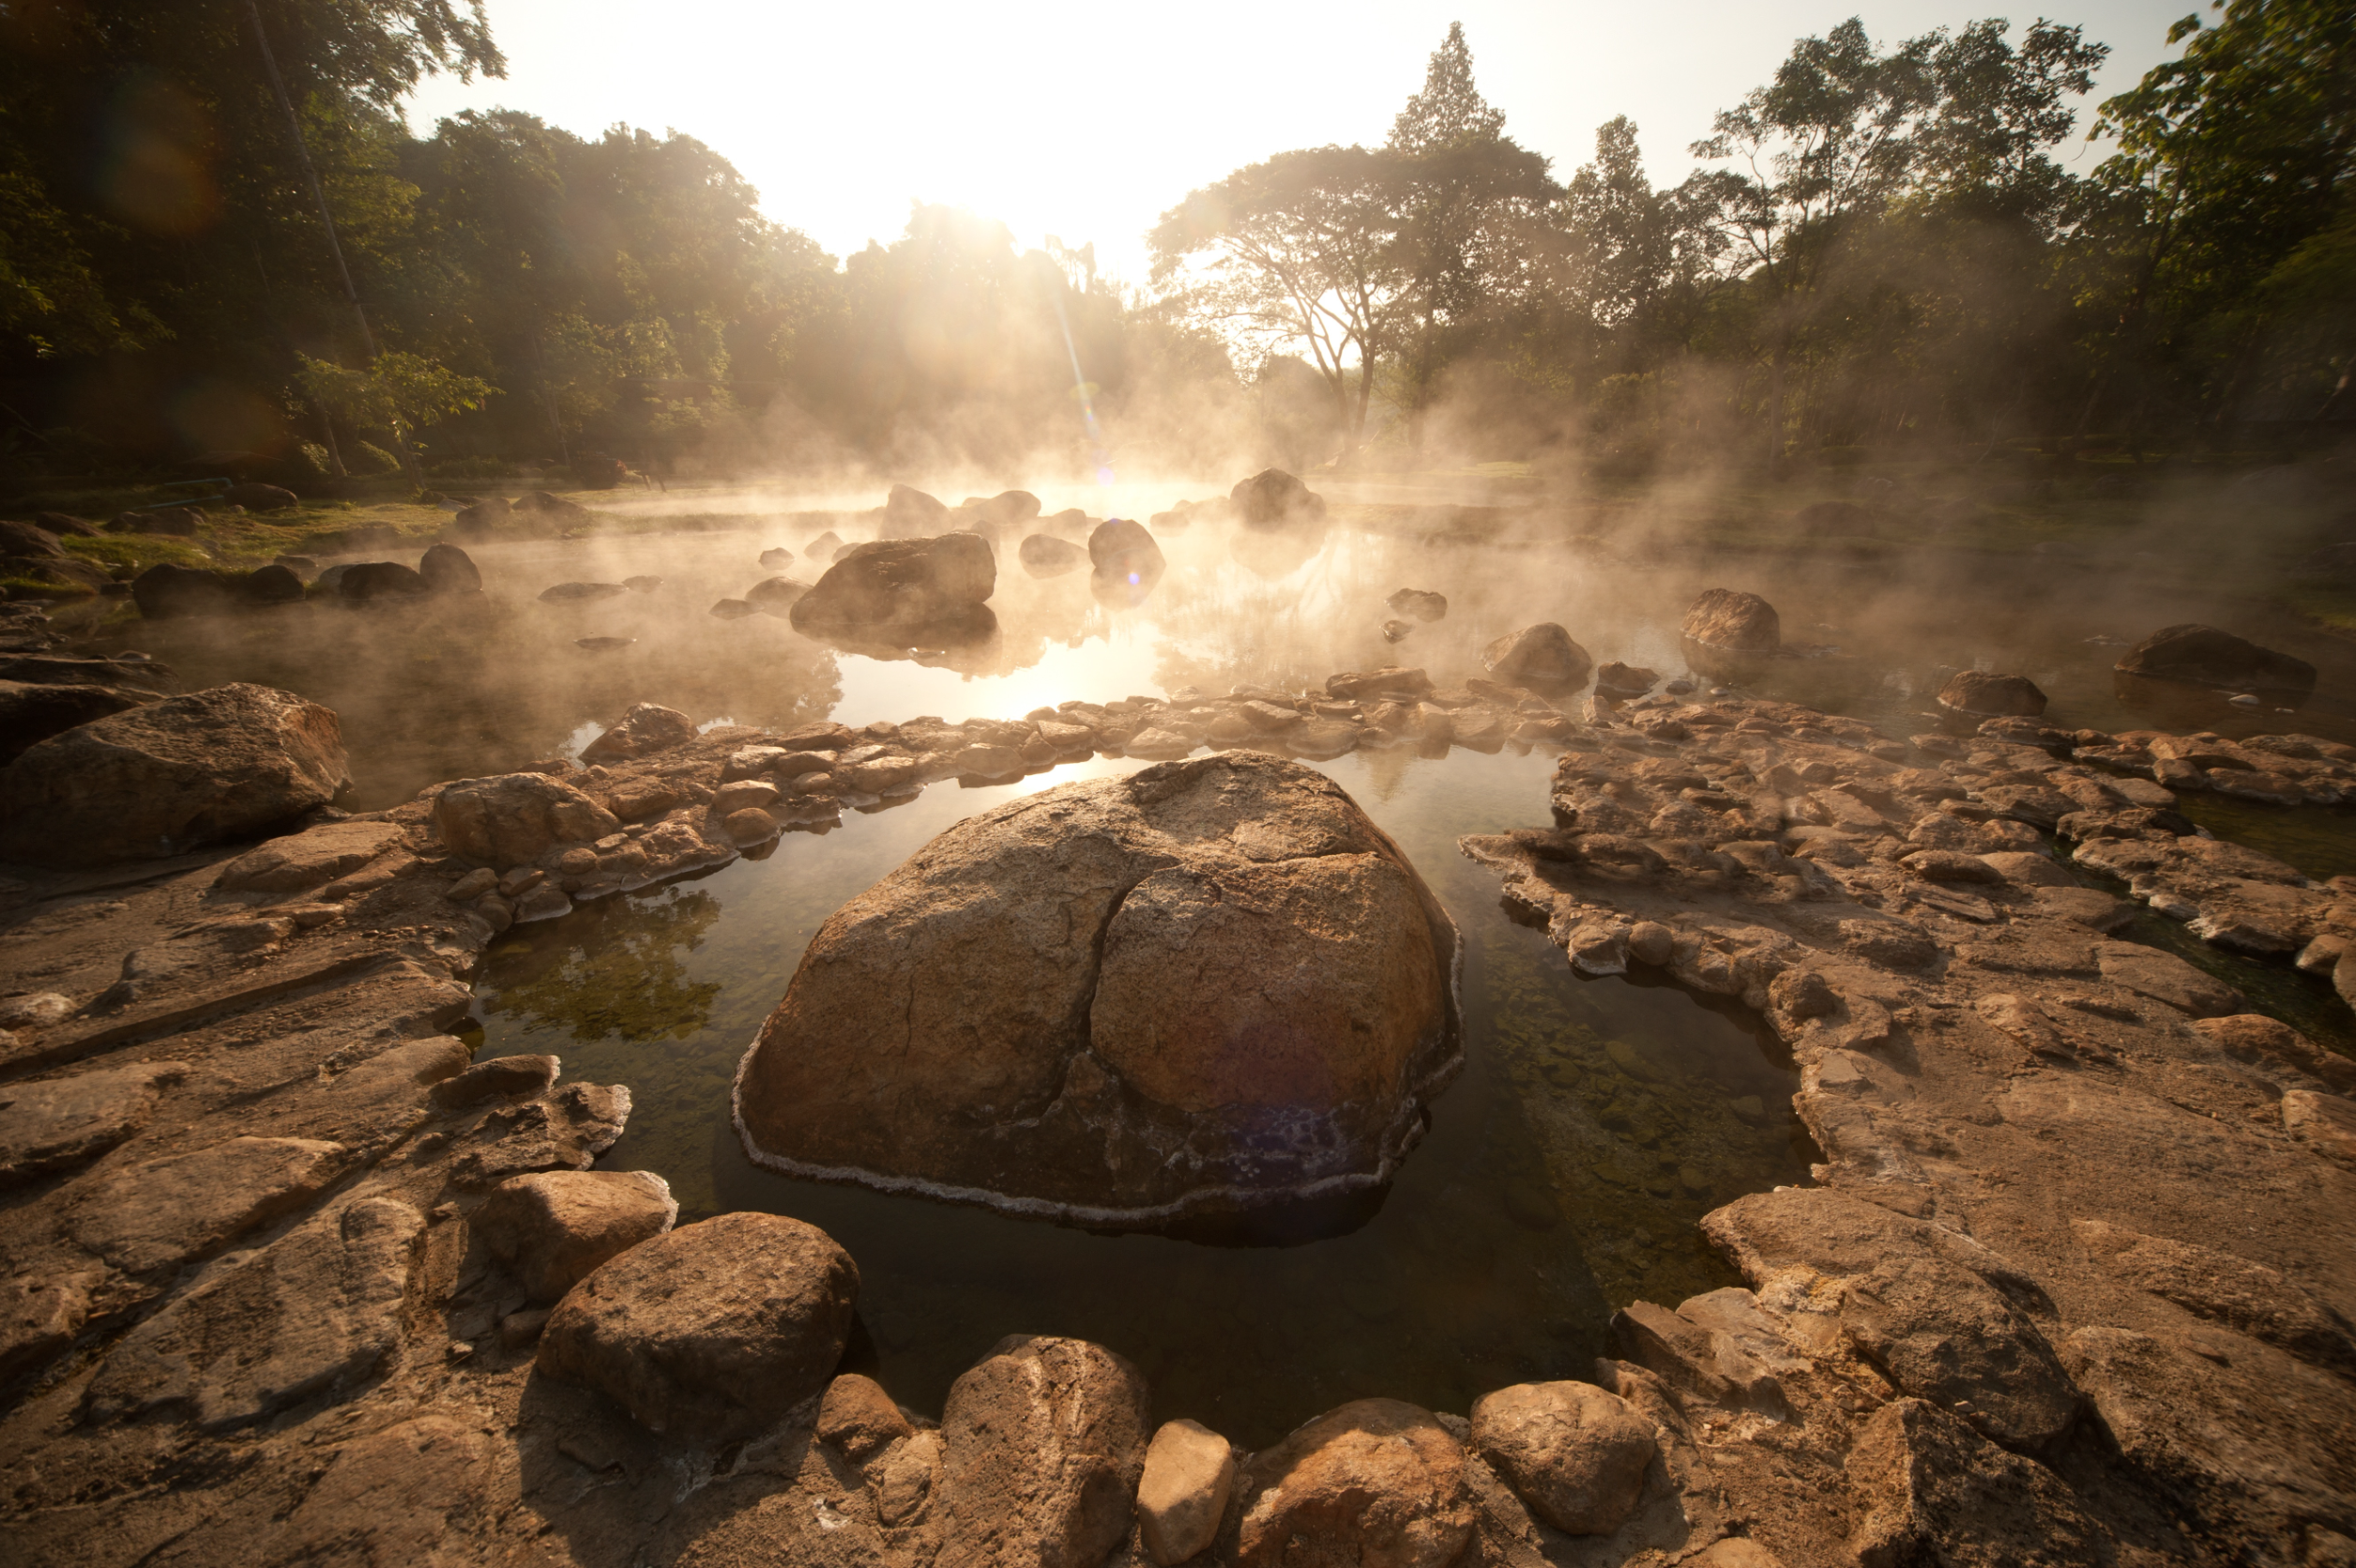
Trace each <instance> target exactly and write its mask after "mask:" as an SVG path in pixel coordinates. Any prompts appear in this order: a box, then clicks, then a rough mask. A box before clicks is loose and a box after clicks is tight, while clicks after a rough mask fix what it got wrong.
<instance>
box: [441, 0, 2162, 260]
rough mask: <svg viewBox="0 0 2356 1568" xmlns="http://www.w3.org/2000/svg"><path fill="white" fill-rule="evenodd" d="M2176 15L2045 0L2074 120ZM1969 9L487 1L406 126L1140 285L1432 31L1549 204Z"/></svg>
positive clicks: (1376, 95) (1910, 5) (1385, 96)
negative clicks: (1092, 266)
mask: <svg viewBox="0 0 2356 1568" xmlns="http://www.w3.org/2000/svg"><path fill="white" fill-rule="evenodd" d="M2193 3H2194V0H2060V5H2059V7H2058V14H2057V15H2056V17H2055V20H2058V21H2062V22H2071V23H2079V24H2081V25H2082V26H2084V27H2085V29H2086V32H2087V36H2088V37H2089V38H2095V39H2099V40H2101V41H2103V42H2105V43H2108V44H2109V45H2111V47H2112V54H2111V58H2110V60H2109V62H2108V65H2107V66H2106V68H2105V70H2104V73H2103V75H2102V78H2101V79H2100V81H2099V82H2098V83H2097V84H2096V91H2095V92H2094V94H2093V95H2091V99H2090V101H2093V100H2099V99H2101V98H2103V97H2104V96H2105V95H2107V94H2109V93H2113V92H2117V91H2120V89H2122V88H2124V87H2126V86H2128V85H2130V84H2133V82H2134V81H2135V80H2136V77H2138V76H2140V75H2141V74H2142V73H2143V72H2144V71H2145V70H2146V69H2150V68H2151V66H2152V65H2154V64H2156V63H2157V62H2158V61H2159V60H2160V59H2162V58H2163V57H2164V56H2165V55H2166V53H2168V51H2167V50H2166V47H2165V44H2164V41H2163V40H2164V39H2165V38H2166V31H2167V27H2168V24H2169V23H2170V22H2172V21H2173V20H2175V19H2176V18H2177V17H2179V16H2181V15H2182V14H2184V12H2185V10H2186V9H2187V8H2189V7H2190V6H2191V5H2192V4H2193ZM1992 10H1993V8H1987V7H1982V8H1968V7H1964V6H1960V5H1951V4H1939V3H1935V0H1878V3H1875V4H1869V5H1865V6H1862V7H1857V6H1852V5H1843V4H1841V3H1839V0H1828V3H1827V4H1825V5H1823V6H1820V7H1819V6H1805V5H1795V4H1792V3H1791V0H1768V3H1765V4H1761V3H1758V0H1740V3H1738V0H1688V3H1686V4H1683V5H1677V6H1659V5H1655V6H1646V5H1629V4H1626V3H1624V0H1623V3H1619V4H1612V5H1599V4H1566V3H1561V0H1521V3H1518V4H1516V3H1512V0H1454V3H1452V4H1446V5H1413V4H1397V3H1391V0H1359V3H1358V4H1355V5H1351V6H1346V7H1345V6H1342V5H1337V4H1325V5H1315V6H1310V5H1300V4H1294V3H1288V0H1258V3H1256V4H1242V3H1236V0H1191V3H1186V4H1179V5H1170V6H1154V7H1144V6H1135V5H1130V6H1112V7H1102V6H1100V7H1083V6H1077V5H1062V6H1042V5H1031V4H999V5H976V4H972V3H970V0H967V3H962V4H939V3H935V0H900V3H898V4H893V5H877V6H872V7H871V6H867V5H860V4H833V5H827V6H811V5H801V4H794V3H791V0H788V3H785V4H778V3H775V0H663V3H661V4H649V3H647V0H636V3H627V0H490V17H491V25H492V30H493V33H494V36H495V37H496V38H497V39H498V42H499V45H500V47H501V48H502V49H503V50H504V51H505V52H506V53H507V57H508V69H509V74H508V76H507V78H506V79H505V80H503V81H495V82H485V81H481V80H478V81H477V82H475V83H474V84H472V85H461V84H459V83H457V82H456V81H455V80H451V79H447V78H444V79H436V80H433V81H432V82H429V83H428V84H427V85H426V86H425V87H424V88H423V90H421V91H420V92H419V93H418V97H417V99H415V101H414V102H413V104H412V106H411V110H410V117H411V120H412V122H413V123H414V124H415V125H416V126H417V127H418V129H420V130H424V129H429V128H430V127H431V126H432V124H433V121H434V120H435V119H436V118H438V117H439V116H441V115H444V114H452V113H455V112H456V111H458V110H460V109H464V108H488V107H492V106H494V105H497V106H504V107H507V108H511V109H521V110H524V111H527V112H529V113H531V114H538V115H540V117H542V118H543V119H546V120H548V121H550V122H552V123H554V124H555V125H559V126H562V127H564V128H565V129H569V130H572V131H575V132H577V133H579V134H581V135H585V136H594V135H596V134H597V133H598V132H599V131H600V130H602V129H604V128H605V127H607V126H609V125H612V124H614V123H616V122H623V123H627V124H630V125H633V126H641V127H645V128H646V129H652V130H656V131H661V130H663V129H678V130H682V131H685V132H687V133H688V134H690V135H692V136H696V137H698V138H700V139H702V140H703V141H705V142H706V143H708V144H709V145H711V146H713V147H714V148H716V149H717V150H718V151H719V152H720V153H721V154H722V155H723V156H724V157H726V158H727V159H728V160H730V161H732V162H734V163H735V164H736V166H737V168H738V169H739V170H741V171H742V172H743V173H744V175H746V177H747V178H749V179H751V180H752V183H753V184H754V185H755V186H757V187H758V188H759V189H760V192H761V206H762V209H763V211H764V212H766V213H767V214H768V217H770V218H771V219H773V220H774V221H778V222H781V223H785V224H789V225H791V226H793V227H796V228H798V229H801V230H803V231H804V232H805V233H807V234H809V235H810V236H812V237H813V238H814V239H816V240H817V241H818V242H819V243H820V244H821V245H823V246H824V247H826V249H827V250H828V251H832V252H834V253H835V254H837V255H842V254H844V253H846V252H848V251H856V250H858V249H859V248H860V247H862V246H864V245H865V244H866V243H867V242H868V241H869V240H870V239H879V240H884V241H889V240H890V239H891V238H892V237H893V236H896V235H898V234H899V233H900V232H901V230H902V229H903V228H904V226H905V225H906V221H907V216H908V204H909V203H910V202H911V201H927V202H945V203H949V204H951V205H954V206H964V207H967V208H969V209H971V210H973V211H975V212H978V213H981V214H984V215H986V216H989V217H994V218H997V219H1000V220H1002V221H1004V222H1005V223H1006V224H1007V225H1008V226H1009V227H1010V228H1011V229H1012V230H1013V231H1014V235H1015V238H1016V240H1017V241H1018V243H1021V244H1025V245H1036V244H1038V243H1039V242H1040V240H1041V238H1042V237H1043V236H1047V235H1051V234H1052V235H1056V236H1060V237H1061V238H1062V239H1063V240H1064V242H1065V243H1067V244H1069V245H1072V246H1074V247H1077V246H1079V245H1081V244H1084V243H1087V242H1089V241H1093V242H1094V243H1095V245H1096V248H1097V255H1098V258H1099V260H1100V262H1101V263H1102V265H1104V266H1107V267H1108V268H1110V269H1111V270H1113V271H1114V272H1116V273H1117V274H1118V275H1120V276H1122V277H1124V278H1126V279H1127V280H1128V281H1129V282H1135V283H1142V282H1144V281H1145V277H1144V274H1145V260H1144V257H1145V248H1144V244H1143V240H1142V238H1141V236H1143V234H1144V232H1145V231H1146V230H1147V229H1148V227H1150V226H1151V225H1152V223H1153V221H1155V219H1157V218H1158V217H1159V216H1160V215H1161V214H1162V213H1163V211H1164V210H1166V209H1167V208H1169V207H1171V206H1175V205H1176V204H1177V202H1178V200H1179V198H1181V197H1182V196H1184V195H1185V194H1186V192H1187V191H1188V190H1193V188H1194V187H1196V186H1199V185H1203V184H1207V183H1208V182H1209V181H1211V180H1215V179H1217V178H1219V177H1220V176H1221V175H1224V174H1226V173H1227V172H1228V171H1230V170H1232V169H1235V168H1238V167H1239V166H1241V165H1242V164H1245V163H1250V162H1253V161H1255V160H1259V159H1262V158H1265V157H1267V156H1268V155H1269V154H1270V153H1273V152H1279V151H1282V150H1284V148H1287V147H1298V146H1312V145H1319V144H1322V143H1327V142H1341V143H1347V142H1365V143H1369V144H1371V143H1376V142H1379V141H1381V140H1382V139H1383V138H1384V137H1385V136H1386V135H1388V134H1389V133H1390V129H1391V117H1392V116H1393V115H1394V114H1397V113H1398V111H1399V108H1400V106H1401V104H1403V103H1404V102H1405V101H1406V99H1407V96H1408V95H1409V94H1410V93H1412V92H1414V91H1415V90H1416V88H1417V87H1418V86H1419V85H1421V82H1422V79H1423V69H1424V65H1425V62H1426V61H1427V59H1428V58H1429V56H1430V54H1431V52H1432V51H1433V49H1435V48H1436V47H1437V46H1438V44H1439V41H1440V39H1441V38H1443V37H1444V36H1445V35H1446V33H1447V31H1448V23H1450V22H1451V21H1452V20H1453V21H1461V22H1463V23H1464V24H1465V35H1466V38H1467V41H1468V42H1469V43H1470V44H1471V46H1472V51H1473V66H1474V72H1475V76H1476V79H1477V80H1478V82H1479V84H1480V86H1481V89H1482V93H1483V94H1484V95H1485V96H1486V97H1487V98H1488V99H1489V101H1491V102H1492V103H1494V104H1496V105H1497V107H1499V108H1500V109H1502V110H1504V111H1505V118H1506V130H1507V132H1508V133H1509V134H1510V135H1512V136H1514V137H1515V138H1517V139H1518V140H1520V141H1521V142H1522V143H1523V145H1527V146H1529V147H1532V148H1534V149H1536V150H1537V151H1538V152H1540V153H1543V154H1544V155H1545V156H1547V157H1549V158H1551V159H1553V160H1554V164H1555V175H1556V176H1557V177H1558V178H1564V177H1567V176H1568V175H1570V173H1571V171H1572V170H1573V169H1575V168H1576V167H1577V166H1578V165H1579V164H1581V163H1583V162H1585V161H1587V160H1588V159H1589V158H1590V157H1591V156H1592V155H1593V151H1594V145H1595V128H1596V127H1597V126H1598V125H1600V124H1602V123H1603V122H1604V121H1605V120H1607V119H1609V118H1611V117H1612V116H1613V115H1614V114H1627V115H1629V116H1631V117H1632V118H1634V120H1635V122H1636V125H1637V128H1638V130H1639V134H1640V137H1641V141H1642V145H1643V147H1644V151H1645V157H1646V162H1647V164H1648V166H1649V170H1650V173H1651V175H1652V178H1653V180H1654V182H1655V183H1656V184H1663V185H1666V184H1672V183H1674V182H1675V181H1676V180H1678V179H1680V178H1681V177H1683V175H1684V174H1685V172H1686V171H1687V170H1688V169H1690V168H1691V167H1692V166H1693V160H1691V159H1690V158H1689V157H1688V156H1687V155H1686V152H1685V148H1686V145H1688V144H1689V143H1691V142H1693V141H1695V140H1696V139H1698V138H1699V137H1701V136H1703V135H1705V134H1707V133H1708V131H1709V128H1710V115H1711V114H1713V113H1714V112H1716V111H1717V110H1718V109H1721V108H1724V107H1725V106H1727V105H1729V104H1732V103H1734V102H1735V101H1736V100H1738V99H1740V97H1741V96H1742V94H1743V93H1745V92H1747V91H1748V90H1750V89H1751V88H1752V87H1755V86H1757V85H1759V84H1762V83H1764V82H1765V81H1766V80H1767V79H1768V78H1769V77H1770V76H1771V74H1772V73H1773V71H1774V69H1775V67H1776V65H1777V64H1778V63H1779V62H1780V61H1781V60H1782V59H1783V58H1784V56H1785V55H1786V53H1789V51H1790V49H1791V45H1792V41H1793V40H1794V39H1795V38H1801V37H1804V36H1806V35H1809V34H1821V33H1824V32H1825V31H1827V30H1828V29H1830V28H1832V26H1834V25H1835V24H1837V23H1840V22H1841V21H1842V20H1843V19H1844V18H1846V17H1847V16H1849V15H1852V14H1856V15H1861V16H1862V18H1863V19H1864V22H1865V25H1866V28H1867V30H1868V31H1869V32H1870V33H1871V34H1872V36H1873V37H1874V38H1875V39H1876V40H1877V42H1880V41H1886V40H1891V39H1895V38H1903V37H1908V36H1911V35H1914V34H1918V33H1923V32H1928V31H1930V30H1931V29H1933V28H1935V27H1939V26H1949V27H1953V26H1957V25H1960V24H1961V23H1966V22H1968V21H1971V20H1974V19H1976V18H1978V17H1982V16H1985V15H1988V14H1991V12H1992ZM2204 10H2205V8H2204ZM1996 14H2002V13H1996ZM2037 14H2038V13H2037V12H2035V11H2021V12H2018V13H2016V14H2014V15H2013V21H2014V23H2017V24H2018V25H2019V26H2022V27H2025V26H2026V25H2027V24H2028V23H2029V22H2030V21H2031V20H2032V19H2033V18H2034V17H2035V16H2036V15H2037ZM2016 36H2017V33H2016ZM2084 123H2085V122H2084V120H2083V119H2082V120H2081V128H2083V125H2084ZM2062 156H2064V157H2066V158H2069V159H2071V160H2073V162H2072V167H2074V168H2076V169H2079V170H2081V171H2083V170H2088V169H2091V168H2092V167H2093V165H2094V162H2095V161H2096V155H2095V153H2094V151H2093V150H2092V149H2090V148H2087V147H2085V146H2084V145H2083V144H2082V143H2081V142H2079V141H2077V140H2076V139H2075V138H2074V139H2073V140H2072V141H2071V142H2070V143H2068V144H2067V145H2065V146H2064V147H2063V149H2062Z"/></svg>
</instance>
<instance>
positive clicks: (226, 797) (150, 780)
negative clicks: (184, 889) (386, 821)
mask: <svg viewBox="0 0 2356 1568" xmlns="http://www.w3.org/2000/svg"><path fill="white" fill-rule="evenodd" d="M350 783H351V778H350V773H349V766H348V764H347V762H346V760H345V758H344V754H343V730H342V725H341V724H340V723H337V721H336V716H335V714H334V712H333V711H332V710H330V709H328V708H322V707H320V706H319V705H318V704H317V703H314V702H306V701H304V700H303V699H302V698H301V697H298V696H296V695H295V693H292V692H280V691H275V690H273V689H271V688H270V687H267V686H249V685H245V684H243V683H238V684H234V685H229V686H216V687H213V688H211V689H210V690H207V691H203V692H191V693H189V694H188V695H187V696H184V697H169V698H166V699H165V700H163V701H161V702H157V703H150V704H148V705H147V706H145V707H144V708H132V709H130V710H129V711H128V712H123V713H116V714H114V715H112V716H110V717H107V718H103V719H98V720H94V721H93V722H91V723H86V724H83V725H81V726H79V727H78V728H74V729H69V730H67V731H66V732H65V733H63V734H62V735H53V736H52V737H50V738H48V739H46V740H43V741H41V742H40V743H39V744H38V745H35V746H32V747H30V748H28V749H27V750H26V751H25V752H24V754H23V755H22V756H20V757H18V758H17V759H16V760H15V761H14V762H12V763H10V764H9V765H8V769H7V770H6V771H5V772H0V824H4V825H5V826H0V856H7V857H14V858H17V859H22V860H29V861H32V862H34V863H36V864H40V865H101V864H104V863H106V862H107V861H110V860H142V859H152V858H155V857H159V856H166V855H179V854H185V853H186V852H187V851H189V850H190V849H194V848H198V847H201V846H203V845H207V844H220V843H224V842H227V841H230V840H234V839H240V838H251V837H256V836H259V835H260V834H262V833H264V832H265V831H266V830H270V829H273V828H278V827H281V826H282V825H284V824H285V823H287V822H289V821H291V820H292V819H293V818H295V817H297V816H300V815H301V814H303V813H305V812H307V811H309V810H311V809H312V807H313V806H323V805H326V804H327V802H328V801H330V800H332V799H335V797H336V795H337V793H338V792H339V791H341V790H342V789H343V788H344V787H346V786H347V785H348V784H350Z"/></svg>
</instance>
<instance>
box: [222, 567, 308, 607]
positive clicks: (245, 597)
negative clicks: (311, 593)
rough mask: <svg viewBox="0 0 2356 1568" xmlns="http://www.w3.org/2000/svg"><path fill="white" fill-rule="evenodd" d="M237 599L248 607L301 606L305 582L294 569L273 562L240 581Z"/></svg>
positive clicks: (250, 572) (238, 582) (251, 572)
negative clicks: (272, 605)
mask: <svg viewBox="0 0 2356 1568" xmlns="http://www.w3.org/2000/svg"><path fill="white" fill-rule="evenodd" d="M237 597H238V599H240V600H241V601H244V602H245V603H246V604H247V605H249V606H254V607H260V606H267V605H271V604H299V603H301V602H302V601H303V580H302V579H301V578H300V577H298V576H296V574H295V571H294V569H293V568H292V567H286V566H281V565H280V564H279V563H278V562H276V561H272V562H271V563H270V564H269V565H267V566H266V567H259V568H256V569H255V570H254V571H249V572H247V573H246V574H245V576H244V577H242V578H240V579H238V581H237Z"/></svg>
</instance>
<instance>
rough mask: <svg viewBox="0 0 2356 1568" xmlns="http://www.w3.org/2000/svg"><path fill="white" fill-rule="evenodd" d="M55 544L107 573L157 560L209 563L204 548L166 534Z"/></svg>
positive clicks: (76, 538) (77, 538)
mask: <svg viewBox="0 0 2356 1568" xmlns="http://www.w3.org/2000/svg"><path fill="white" fill-rule="evenodd" d="M58 542H59V543H60V544H63V545H64V546H65V547H66V554H67V555H68V556H78V557H80V558H81V559H83V560H85V561H90V562H93V563H95V564H96V565H99V566H102V567H105V568H107V569H108V570H109V571H141V570H143V569H144V568H146V567H151V566H154V565H156V564H157V563H158V562H160V561H170V562H171V563H172V564H173V565H175V566H205V565H207V564H209V561H208V558H207V557H206V556H205V547H204V546H203V545H201V544H199V543H197V542H196V541H195V540H191V539H175V538H174V537H172V536H171V535H169V534H108V535H107V536H106V537H105V538H103V539H91V538H88V537H87V536H85V535H82V534H68V535H67V536H65V537H64V538H63V539H61V540H58Z"/></svg>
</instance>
